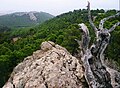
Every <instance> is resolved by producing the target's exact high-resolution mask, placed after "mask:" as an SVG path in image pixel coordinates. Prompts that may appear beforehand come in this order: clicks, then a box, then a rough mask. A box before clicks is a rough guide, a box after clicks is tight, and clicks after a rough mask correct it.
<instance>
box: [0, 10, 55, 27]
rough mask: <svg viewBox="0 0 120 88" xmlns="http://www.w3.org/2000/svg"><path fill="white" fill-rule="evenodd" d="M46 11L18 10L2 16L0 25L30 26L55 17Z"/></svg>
mask: <svg viewBox="0 0 120 88" xmlns="http://www.w3.org/2000/svg"><path fill="white" fill-rule="evenodd" d="M53 17H54V16H53V15H51V14H49V13H45V12H35V11H33V12H16V13H12V14H7V15H2V16H0V25H2V26H8V27H29V26H34V25H36V24H39V23H43V22H44V21H46V20H48V19H50V18H53Z"/></svg>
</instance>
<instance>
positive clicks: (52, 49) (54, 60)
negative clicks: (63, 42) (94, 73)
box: [3, 41, 85, 88]
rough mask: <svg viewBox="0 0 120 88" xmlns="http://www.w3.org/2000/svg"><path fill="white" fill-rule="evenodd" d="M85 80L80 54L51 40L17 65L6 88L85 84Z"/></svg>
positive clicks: (76, 87) (74, 87)
mask: <svg viewBox="0 0 120 88" xmlns="http://www.w3.org/2000/svg"><path fill="white" fill-rule="evenodd" d="M84 82H85V80H84V78H83V69H82V65H81V64H79V61H78V60H77V58H75V57H73V56H72V55H71V54H70V53H69V52H68V51H67V50H66V49H65V48H63V47H61V46H59V45H57V44H54V43H53V42H50V41H48V42H43V43H42V44H41V50H38V51H36V52H34V53H33V55H32V56H28V57H26V58H25V59H24V61H23V62H21V63H19V64H18V65H17V66H16V67H15V68H14V70H13V72H12V74H11V77H10V78H9V80H8V82H7V83H6V84H5V85H4V86H3V88H85V86H83V83H84Z"/></svg>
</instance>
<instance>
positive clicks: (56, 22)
mask: <svg viewBox="0 0 120 88" xmlns="http://www.w3.org/2000/svg"><path fill="white" fill-rule="evenodd" d="M117 12H118V11H116V10H108V11H104V10H103V9H101V10H98V9H97V10H92V11H91V13H92V18H93V21H94V23H95V25H96V26H97V27H98V25H99V21H100V20H101V19H102V18H104V17H107V16H111V15H114V14H116V13H117ZM118 21H120V16H119V17H117V18H113V19H110V20H108V21H106V22H105V25H104V27H106V28H110V27H112V26H113V25H114V24H115V23H116V22H118ZM79 23H85V24H86V25H87V26H88V28H89V30H90V35H91V40H92V41H94V36H95V35H94V32H93V29H91V27H90V25H89V21H88V11H87V10H86V9H82V10H81V9H80V10H74V11H70V12H68V13H64V14H61V15H59V16H56V17H54V18H52V19H50V20H48V21H46V22H44V23H42V24H40V25H37V26H34V27H27V28H12V29H11V28H9V27H3V26H0V87H2V86H3V85H4V83H5V82H6V81H7V80H8V78H9V76H10V74H11V72H12V70H13V68H14V67H15V66H16V65H17V64H18V63H20V62H21V61H23V59H24V58H25V57H27V56H29V55H31V54H32V53H33V52H34V51H36V50H38V49H40V44H41V43H42V42H43V41H48V40H50V41H53V42H55V43H57V44H59V45H61V46H63V47H65V48H66V49H67V50H68V51H69V52H70V53H71V54H72V55H75V54H76V53H77V50H78V44H77V42H76V41H75V39H78V40H80V39H81V32H80V30H78V24H79ZM14 39H16V40H14ZM119 44H120V26H118V27H117V28H116V29H115V30H114V31H113V33H112V36H111V40H110V44H109V46H108V47H107V50H106V52H105V56H106V58H108V59H109V60H111V61H114V62H115V64H116V65H117V66H120V45H119Z"/></svg>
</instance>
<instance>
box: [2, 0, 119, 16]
mask: <svg viewBox="0 0 120 88" xmlns="http://www.w3.org/2000/svg"><path fill="white" fill-rule="evenodd" d="M87 1H90V3H91V8H92V9H97V8H99V9H107V10H108V9H117V10H119V8H120V6H119V4H120V0H0V13H4V12H20V11H22V12H25V11H39V12H40V11H43V12H48V13H50V14H53V15H59V14H61V13H64V12H68V11H73V10H74V9H83V8H84V9H86V6H87Z"/></svg>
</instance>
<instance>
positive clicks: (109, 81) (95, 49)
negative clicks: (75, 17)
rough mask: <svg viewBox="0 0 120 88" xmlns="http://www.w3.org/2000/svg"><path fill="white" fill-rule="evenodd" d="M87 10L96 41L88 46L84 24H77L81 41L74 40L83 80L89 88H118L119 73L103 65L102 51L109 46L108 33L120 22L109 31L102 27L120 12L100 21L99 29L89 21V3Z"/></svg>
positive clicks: (88, 37)
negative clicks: (76, 43) (77, 47)
mask: <svg viewBox="0 0 120 88" xmlns="http://www.w3.org/2000/svg"><path fill="white" fill-rule="evenodd" d="M87 9H88V19H89V23H90V25H91V27H92V29H93V30H94V32H95V35H96V41H95V43H93V44H92V45H91V46H90V35H89V31H88V28H87V26H86V25H85V24H84V23H82V24H79V27H80V28H79V29H80V30H81V31H82V40H81V41H79V40H76V41H77V42H78V44H79V48H80V50H81V52H80V53H79V55H80V56H81V60H82V62H83V66H84V69H85V72H84V76H85V79H86V81H87V83H88V85H89V87H90V88H120V73H119V72H117V71H115V70H113V69H111V68H109V67H108V66H107V65H105V63H104V51H105V49H106V47H107V45H108V44H109V40H110V36H111V35H110V33H111V32H112V31H113V30H114V29H115V28H116V27H117V26H118V25H120V22H118V23H116V24H114V25H113V26H112V27H111V28H110V29H109V30H108V29H106V28H104V27H103V25H104V23H105V21H107V20H108V19H110V18H115V17H117V16H120V12H119V13H117V14H115V15H113V16H109V17H106V18H104V19H102V20H101V21H100V24H99V28H97V27H96V26H95V25H94V23H93V21H92V19H91V12H90V3H89V2H88V6H87Z"/></svg>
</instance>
